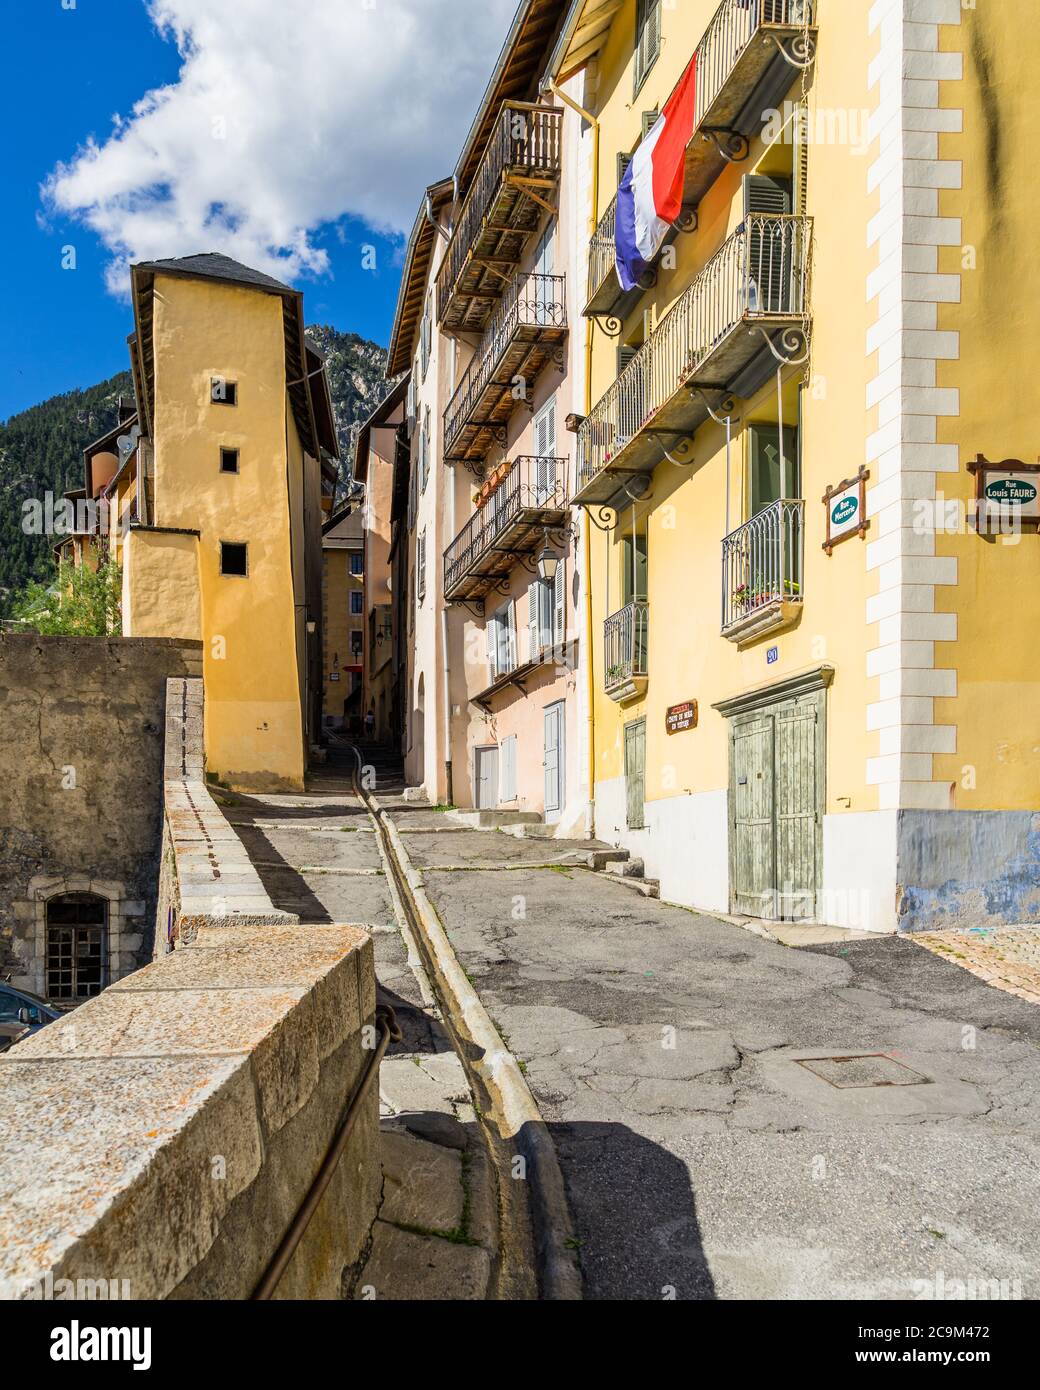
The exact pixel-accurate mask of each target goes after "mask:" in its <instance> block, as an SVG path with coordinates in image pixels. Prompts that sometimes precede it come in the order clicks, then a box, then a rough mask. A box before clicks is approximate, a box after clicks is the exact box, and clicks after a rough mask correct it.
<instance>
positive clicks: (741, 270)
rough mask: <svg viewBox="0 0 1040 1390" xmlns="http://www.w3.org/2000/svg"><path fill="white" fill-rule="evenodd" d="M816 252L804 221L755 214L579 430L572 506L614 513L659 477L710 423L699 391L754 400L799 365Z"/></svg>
mask: <svg viewBox="0 0 1040 1390" xmlns="http://www.w3.org/2000/svg"><path fill="white" fill-rule="evenodd" d="M811 250H812V222H811V220H810V219H809V218H806V217H791V216H783V217H767V216H764V215H762V214H754V215H753V216H751V217H749V218H747V220H746V221H745V222H743V223H742V224H741V226H740V227H739V228H738V229H737V230H736V231H735V232H734V233H733V235H732V236H731V237H730V238H729V239H728V240H727V241H725V242H724V243H723V245H722V246H721V247H720V249H719V251H718V252H717V253H716V255H715V256H714V257H713V258H712V259H711V260H710V261H709V262H708V264H707V265H706V266H705V267H704V269H703V270H702V271H701V273H700V274H699V275H698V276H697V278H696V279H695V280H694V281H693V283H692V284H691V285H690V286H689V287H688V288H687V290H686V291H685V293H684V294H683V295H682V297H681V298H680V299H679V300H678V301H677V302H676V303H675V305H673V307H672V308H671V309H670V310H669V312H668V313H667V314H666V315H665V317H664V318H663V319H662V320H661V323H660V325H659V326H658V328H657V330H656V332H655V333H654V334H653V335H652V336H651V337H650V338H649V339H648V341H647V342H646V343H645V344H644V346H643V347H642V348H641V349H640V350H639V352H638V353H637V354H636V356H635V357H634V358H633V360H632V362H631V363H630V364H629V366H628V367H626V368H625V370H624V371H623V372H622V373H621V375H620V376H619V377H618V379H617V381H615V383H614V385H613V386H612V387H611V388H610V390H609V391H608V392H607V393H606V395H605V396H604V397H603V398H602V400H600V401H599V403H598V404H597V405H596V406H594V407H593V409H592V412H591V413H590V414H589V415H588V417H587V418H586V419H585V421H584V423H583V424H582V426H581V428H580V430H579V431H578V461H577V481H576V486H575V491H574V498H573V501H574V502H576V503H578V504H580V505H584V506H592V505H599V506H610V505H611V504H612V503H613V502H615V501H616V500H617V499H619V498H621V497H623V496H624V495H625V491H626V487H627V488H628V490H629V492H630V493H631V491H632V483H633V481H634V480H639V479H645V478H646V477H647V476H648V475H650V474H652V473H653V470H654V469H655V468H656V467H657V465H658V464H659V463H661V461H662V460H663V458H664V457H665V450H674V449H676V448H679V447H681V446H682V445H683V444H684V443H685V441H687V440H688V439H689V437H690V436H691V435H692V434H693V432H694V431H695V430H696V429H697V428H698V426H700V425H701V424H703V422H704V421H705V420H706V419H707V417H708V403H709V401H710V399H711V398H710V396H709V400H708V401H706V400H705V399H704V398H703V397H702V396H701V395H699V394H698V389H699V390H703V391H706V392H709V393H714V395H715V399H716V401H717V400H718V397H719V395H720V394H722V395H726V394H729V393H732V394H735V395H737V396H744V395H748V394H751V392H752V391H753V390H756V389H757V387H758V385H760V384H761V381H764V380H765V379H766V377H767V376H768V375H769V373H770V372H771V371H772V370H774V369H775V367H776V364H777V355H778V356H779V357H780V358H782V359H783V360H785V361H794V360H797V358H798V355H799V354H801V353H803V352H804V348H805V342H806V339H807V335H808V331H809V272H810V262H811ZM638 488H639V491H644V490H645V483H643V482H639V484H638Z"/></svg>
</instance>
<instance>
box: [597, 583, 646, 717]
mask: <svg viewBox="0 0 1040 1390" xmlns="http://www.w3.org/2000/svg"><path fill="white" fill-rule="evenodd" d="M649 640H650V605H649V604H648V603H644V602H635V603H629V604H626V605H625V607H624V608H622V609H620V610H619V611H618V612H617V613H612V614H611V615H610V617H609V618H607V619H606V620H605V622H604V624H603V689H604V690H605V692H606V693H607V694H608V695H609V696H610V698H611V699H612V700H616V701H617V702H618V704H626V703H627V702H628V701H629V700H636V699H638V698H639V697H640V696H641V695H644V694H645V693H646V687H647V682H648V680H649V670H648V665H647V655H648V647H649Z"/></svg>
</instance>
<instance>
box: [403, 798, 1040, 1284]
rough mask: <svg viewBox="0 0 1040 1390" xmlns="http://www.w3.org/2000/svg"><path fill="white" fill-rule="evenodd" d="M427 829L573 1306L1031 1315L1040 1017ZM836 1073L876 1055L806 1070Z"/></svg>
mask: <svg viewBox="0 0 1040 1390" xmlns="http://www.w3.org/2000/svg"><path fill="white" fill-rule="evenodd" d="M435 816H436V813H430V812H425V813H422V812H418V811H416V810H413V809H412V808H409V807H405V806H401V807H398V808H397V809H395V810H394V812H393V818H394V820H395V822H396V824H397V826H398V828H399V830H400V831H401V833H402V837H403V839H404V842H405V845H406V848H407V849H408V851H409V854H410V855H411V856H412V858H413V862H414V863H415V864H416V865H417V866H419V865H422V866H425V867H424V870H423V872H424V882H425V886H426V891H427V893H428V895H429V897H430V899H431V900H432V902H433V903H434V905H435V907H436V909H437V911H438V913H439V914H440V917H441V920H442V921H443V922H444V924H445V926H446V928H447V930H448V934H449V937H450V939H451V941H452V943H453V945H454V947H455V950H456V952H457V953H458V955H459V958H460V960H461V962H462V964H463V966H464V967H465V969H466V971H467V972H468V974H469V975H470V977H471V979H472V980H473V981H474V983H475V985H476V987H477V988H478V990H479V992H480V995H481V997H482V999H483V1000H484V1003H485V1005H486V1006H487V1008H488V1010H489V1012H490V1013H491V1014H492V1016H493V1017H494V1019H495V1020H496V1022H497V1023H498V1025H499V1027H500V1029H501V1031H502V1032H503V1034H504V1035H505V1037H506V1038H507V1040H508V1042H509V1045H510V1046H511V1048H512V1049H513V1051H514V1052H515V1053H516V1054H517V1056H518V1057H519V1058H520V1059H521V1061H522V1062H523V1064H524V1067H525V1070H526V1074H527V1079H528V1082H529V1084H530V1086H531V1088H532V1090H533V1092H534V1095H535V1098H536V1099H537V1101H538V1104H539V1106H540V1108H541V1110H542V1113H543V1115H544V1117H545V1119H546V1121H547V1122H548V1124H549V1126H550V1129H551V1131H552V1133H553V1137H554V1139H555V1142H556V1145H557V1149H558V1152H559V1155H560V1160H561V1163H562V1166H563V1170H564V1176H565V1180H566V1183H567V1188H568V1194H569V1197H570V1201H571V1205H572V1209H573V1213H574V1217H575V1221H576V1224H577V1227H578V1232H579V1238H580V1241H581V1246H580V1257H581V1262H582V1268H583V1272H584V1277H585V1284H586V1295H587V1296H588V1297H591V1298H606V1299H663V1298H672V1297H674V1298H678V1299H706V1298H727V1299H740V1298H772V1299H797V1298H819V1299H867V1298H882V1299H916V1298H929V1297H931V1296H932V1294H933V1293H934V1292H935V1290H937V1289H938V1290H939V1291H940V1296H942V1291H944V1290H948V1289H949V1288H950V1287H951V1281H953V1280H957V1279H962V1280H965V1281H967V1280H974V1281H975V1287H976V1288H978V1287H981V1288H983V1289H984V1291H985V1292H984V1293H983V1296H986V1292H989V1293H993V1294H995V1293H996V1292H998V1291H999V1292H1002V1293H1003V1294H1004V1296H1007V1295H1008V1294H1010V1295H1011V1296H1014V1295H1015V1294H1016V1293H1018V1294H1019V1295H1020V1296H1021V1297H1023V1298H1031V1297H1036V1295H1037V1274H1038V1270H1040V1234H1038V1231H1037V1225H1036V1222H1035V1219H1034V1217H1035V1203H1036V1196H1037V1192H1038V1190H1040V1184H1038V1177H1040V1163H1038V1144H1037V1138H1038V1134H1037V1129H1038V1122H1037V1113H1038V1112H1037V1100H1038V1093H1040V1011H1038V1010H1037V1009H1036V1007H1035V1006H1033V1005H1032V1004H1029V1003H1026V1002H1023V1001H1021V1000H1019V999H1015V998H1013V997H1011V996H1009V995H1007V994H1005V993H1002V992H1000V991H997V990H994V989H992V988H990V987H989V986H988V985H986V984H984V983H983V982H982V981H980V980H978V979H977V978H975V977H973V976H971V975H969V974H968V973H967V972H965V971H963V970H960V969H959V968H958V967H957V966H956V965H953V964H950V963H948V962H947V961H944V960H942V959H940V958H939V957H937V956H935V955H933V954H931V953H929V952H927V951H924V950H922V949H920V948H919V947H918V946H916V945H915V944H914V943H913V942H912V941H909V940H906V939H903V938H896V937H891V938H870V939H864V940H861V941H851V942H842V943H840V944H836V945H825V946H813V947H800V948H791V947H787V946H783V945H779V944H774V943H772V942H769V941H765V940H762V939H761V938H759V937H757V936H755V935H753V934H751V933H750V932H747V931H744V930H742V929H741V928H740V927H737V926H733V925H730V924H728V923H725V922H721V921H718V920H716V919H714V918H712V917H708V916H704V915H699V914H696V913H691V912H688V911H685V910H683V909H680V908H676V907H671V906H668V905H666V904H661V903H659V902H655V901H653V900H648V899H644V898H642V897H640V896H637V895H636V894H635V893H633V892H632V891H631V890H630V889H628V888H626V887H624V886H623V885H621V884H619V883H617V882H613V881H611V879H610V878H609V877H608V876H607V875H604V874H594V873H591V872H589V871H587V870H583V869H563V868H561V867H560V866H556V867H538V866H536V864H535V863H534V861H536V860H540V861H542V863H543V864H544V862H545V861H546V860H548V859H553V858H556V857H558V856H562V855H563V854H565V853H566V852H567V850H568V849H570V848H573V846H570V845H566V844H561V843H560V842H558V841H550V842H545V841H541V842H537V841H536V842H530V841H517V840H513V839H511V838H510V837H507V836H504V835H502V834H496V833H494V832H488V831H485V830H469V831H457V830H452V831H451V832H450V833H444V834H437V833H436V831H435V830H434V829H433V823H434V817H435ZM443 823H444V822H443V818H442V820H441V824H442V825H443ZM431 832H432V833H431ZM494 860H499V861H500V863H499V866H498V867H495V868H474V867H470V866H473V865H477V864H487V863H489V862H493V861H494ZM460 864H464V865H466V866H467V867H466V869H465V871H463V870H462V869H460V868H452V867H447V866H450V865H460ZM850 1054H853V1055H856V1054H884V1056H882V1058H881V1059H880V1060H878V1061H872V1062H869V1063H866V1064H860V1063H857V1064H855V1065H853V1064H849V1063H834V1064H830V1066H829V1068H828V1066H827V1065H824V1066H823V1067H822V1070H824V1071H828V1070H829V1072H830V1073H831V1079H827V1078H826V1077H825V1076H822V1075H819V1074H818V1072H817V1071H816V1070H813V1069H810V1068H808V1067H806V1066H803V1065H802V1064H801V1063H802V1061H804V1060H806V1059H813V1058H823V1057H840V1058H845V1057H848V1056H849V1055H850ZM846 1073H847V1074H846ZM871 1080H874V1081H880V1082H883V1083H886V1084H872V1085H863V1084H849V1083H853V1082H858V1083H862V1082H864V1081H871ZM835 1082H837V1083H838V1084H835ZM993 1281H996V1282H993Z"/></svg>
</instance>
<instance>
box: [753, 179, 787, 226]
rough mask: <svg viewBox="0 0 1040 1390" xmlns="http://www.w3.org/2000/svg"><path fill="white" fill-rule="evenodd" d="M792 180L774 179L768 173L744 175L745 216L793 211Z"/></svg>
mask: <svg viewBox="0 0 1040 1390" xmlns="http://www.w3.org/2000/svg"><path fill="white" fill-rule="evenodd" d="M791 192H792V190H791V180H790V179H774V178H770V176H769V175H768V174H745V175H744V216H745V217H747V216H748V214H749V213H752V212H763V213H767V214H770V215H772V216H773V217H780V216H783V215H784V214H785V213H789V212H790V211H791Z"/></svg>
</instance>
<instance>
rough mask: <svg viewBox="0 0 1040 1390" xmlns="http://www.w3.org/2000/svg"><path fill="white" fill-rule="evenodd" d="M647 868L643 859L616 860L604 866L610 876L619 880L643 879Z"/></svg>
mask: <svg viewBox="0 0 1040 1390" xmlns="http://www.w3.org/2000/svg"><path fill="white" fill-rule="evenodd" d="M645 867H646V866H645V865H644V863H643V861H642V860H641V859H614V860H612V861H611V862H610V863H609V864H604V866H603V868H604V870H605V871H606V872H607V873H608V874H616V875H617V877H618V878H642V877H643V871H644V869H645Z"/></svg>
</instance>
